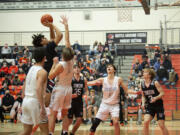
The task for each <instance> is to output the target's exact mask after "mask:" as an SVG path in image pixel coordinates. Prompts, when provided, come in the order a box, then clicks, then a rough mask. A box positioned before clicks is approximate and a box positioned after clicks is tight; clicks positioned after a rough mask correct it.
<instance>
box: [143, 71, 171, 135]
mask: <svg viewBox="0 0 180 135" xmlns="http://www.w3.org/2000/svg"><path fill="white" fill-rule="evenodd" d="M143 77H144V80H143V81H142V82H141V89H142V92H143V94H142V107H143V108H145V115H144V135H149V123H150V121H151V120H152V119H153V118H154V116H155V114H157V120H158V124H159V127H160V129H161V131H162V133H163V135H168V130H167V128H166V126H165V123H164V120H165V115H164V107H163V100H162V97H163V95H164V91H163V89H162V88H161V86H160V84H159V83H158V81H155V80H154V78H155V72H154V70H152V69H144V72H143Z"/></svg>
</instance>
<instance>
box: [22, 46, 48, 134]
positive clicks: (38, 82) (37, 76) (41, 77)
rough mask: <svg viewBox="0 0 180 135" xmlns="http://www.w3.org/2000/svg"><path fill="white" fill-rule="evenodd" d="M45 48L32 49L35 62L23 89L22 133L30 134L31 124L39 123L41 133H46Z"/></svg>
mask: <svg viewBox="0 0 180 135" xmlns="http://www.w3.org/2000/svg"><path fill="white" fill-rule="evenodd" d="M45 55H46V50H45V49H44V48H42V47H40V48H36V49H35V50H34V59H35V61H36V64H35V65H34V66H32V67H31V68H30V70H29V72H28V74H27V77H26V80H25V84H24V87H25V89H24V90H23V95H24V96H25V97H24V99H23V103H22V118H21V122H22V123H23V124H24V132H23V134H22V135H30V134H31V132H32V128H33V125H34V126H36V125H39V127H40V129H41V133H42V134H43V135H48V118H47V115H46V111H45V103H44V96H45V95H44V93H45V90H46V85H47V72H46V70H45V69H43V66H44V63H45V59H46V56H45Z"/></svg>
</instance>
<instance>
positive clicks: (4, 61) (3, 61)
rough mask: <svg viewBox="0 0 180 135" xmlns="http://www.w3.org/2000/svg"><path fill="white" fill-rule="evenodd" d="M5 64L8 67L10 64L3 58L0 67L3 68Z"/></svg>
mask: <svg viewBox="0 0 180 135" xmlns="http://www.w3.org/2000/svg"><path fill="white" fill-rule="evenodd" d="M4 63H6V65H7V66H8V67H9V66H10V64H9V62H7V60H6V58H3V60H2V62H1V66H3V64H4Z"/></svg>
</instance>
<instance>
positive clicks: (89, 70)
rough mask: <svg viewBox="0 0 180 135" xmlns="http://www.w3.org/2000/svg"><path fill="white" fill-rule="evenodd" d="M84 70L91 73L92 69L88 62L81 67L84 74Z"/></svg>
mask: <svg viewBox="0 0 180 135" xmlns="http://www.w3.org/2000/svg"><path fill="white" fill-rule="evenodd" d="M84 72H88V73H91V69H90V67H89V66H88V65H87V63H86V62H84V63H83V65H82V68H81V73H83V74H84Z"/></svg>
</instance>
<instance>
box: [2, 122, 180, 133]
mask: <svg viewBox="0 0 180 135" xmlns="http://www.w3.org/2000/svg"><path fill="white" fill-rule="evenodd" d="M90 126H91V125H84V124H82V125H81V126H80V128H79V130H78V131H77V133H76V135H88V133H89V129H90ZM166 127H167V128H168V130H169V135H180V121H166ZM61 129H62V123H60V124H56V129H55V135H59V134H60V131H61ZM70 129H72V126H70ZM22 130H23V125H22V123H17V124H14V123H0V135H19V134H20V133H21V132H22ZM142 130H143V126H142V125H136V122H135V121H133V122H130V123H129V124H128V125H126V126H121V135H143V131H142ZM113 134H114V128H113V126H109V122H104V123H101V124H100V125H99V127H98V128H97V131H96V135H113ZM160 134H161V133H160V130H159V127H158V125H157V124H155V125H150V135H160ZM34 135H40V131H39V129H38V130H37V132H36V133H35V134H34Z"/></svg>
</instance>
